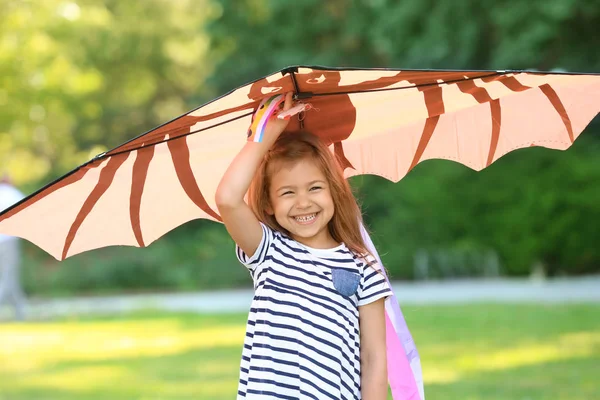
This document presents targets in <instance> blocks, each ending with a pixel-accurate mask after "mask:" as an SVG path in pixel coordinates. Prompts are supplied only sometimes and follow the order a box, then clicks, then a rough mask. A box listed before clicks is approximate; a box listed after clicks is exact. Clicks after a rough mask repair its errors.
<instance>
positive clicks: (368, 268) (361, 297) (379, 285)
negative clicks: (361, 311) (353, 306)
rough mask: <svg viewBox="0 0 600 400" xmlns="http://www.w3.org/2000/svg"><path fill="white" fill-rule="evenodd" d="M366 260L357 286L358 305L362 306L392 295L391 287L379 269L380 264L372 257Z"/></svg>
mask: <svg viewBox="0 0 600 400" xmlns="http://www.w3.org/2000/svg"><path fill="white" fill-rule="evenodd" d="M367 261H369V263H368V264H364V266H363V268H362V276H361V279H360V285H359V286H358V292H357V297H358V306H364V305H367V304H369V303H372V302H374V301H376V300H379V299H381V298H385V297H388V296H391V295H392V288H391V287H390V284H389V283H388V281H387V279H386V277H385V275H384V272H383V271H382V270H381V265H380V264H379V263H378V262H377V261H376V260H374V259H373V258H370V259H368V260H367Z"/></svg>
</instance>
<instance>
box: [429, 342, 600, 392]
mask: <svg viewBox="0 0 600 400" xmlns="http://www.w3.org/2000/svg"><path fill="white" fill-rule="evenodd" d="M473 350H474V349H471V348H469V347H465V348H463V349H461V350H460V351H459V353H461V355H459V356H457V357H454V358H450V359H449V360H447V361H446V362H443V363H441V362H440V363H438V364H437V365H431V366H427V364H426V365H425V367H424V377H425V380H426V381H427V382H432V383H449V382H455V381H458V380H460V379H462V378H463V377H464V375H465V373H469V372H474V371H496V370H504V369H512V368H517V367H523V366H528V365H536V364H543V363H548V362H553V361H561V360H570V359H578V358H581V359H585V358H588V357H593V356H594V355H596V356H597V355H599V354H600V332H578V333H575V334H565V335H561V336H560V337H559V339H558V340H557V341H553V342H548V343H545V344H541V343H537V344H534V343H524V344H521V345H519V346H515V347H512V348H502V349H489V350H488V351H481V350H478V351H473ZM452 351H454V352H456V351H457V349H456V348H453V349H452ZM444 364H446V365H444ZM441 365H444V367H441V368H440V366H441Z"/></svg>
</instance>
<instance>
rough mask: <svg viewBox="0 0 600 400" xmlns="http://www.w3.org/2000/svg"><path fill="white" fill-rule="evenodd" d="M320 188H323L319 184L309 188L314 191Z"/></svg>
mask: <svg viewBox="0 0 600 400" xmlns="http://www.w3.org/2000/svg"><path fill="white" fill-rule="evenodd" d="M320 189H323V188H322V187H321V186H313V187H311V188H310V191H311V192H314V191H315V190H320Z"/></svg>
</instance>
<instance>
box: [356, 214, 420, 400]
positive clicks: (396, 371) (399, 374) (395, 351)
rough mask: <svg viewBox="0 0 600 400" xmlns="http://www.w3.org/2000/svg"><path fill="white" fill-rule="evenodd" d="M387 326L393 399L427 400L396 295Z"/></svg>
mask: <svg viewBox="0 0 600 400" xmlns="http://www.w3.org/2000/svg"><path fill="white" fill-rule="evenodd" d="M361 233H362V236H363V239H364V241H365V244H366V246H367V250H369V252H370V253H371V254H372V255H373V257H375V258H376V259H377V261H378V262H379V264H380V265H381V266H382V269H381V271H382V272H383V274H384V275H385V279H386V280H387V281H388V283H389V282H390V281H389V279H388V277H387V274H386V273H385V268H383V263H382V262H381V259H380V258H379V254H378V253H377V249H376V248H375V245H374V244H373V241H372V240H371V237H370V236H369V233H368V232H367V230H366V229H365V227H364V225H362V224H361ZM390 287H391V285H390ZM392 293H393V291H392ZM385 323H386V348H387V370H388V381H389V383H390V388H391V389H392V397H393V398H394V400H425V390H424V387H423V373H422V371H421V359H420V358H419V353H418V352H417V348H416V346H415V342H414V341H413V339H412V335H411V334H410V331H409V330H408V326H407V325H406V321H405V320H404V315H403V314H402V311H401V310H400V305H399V303H398V299H397V298H396V295H395V294H392V295H391V296H390V297H388V298H387V299H386V300H385Z"/></svg>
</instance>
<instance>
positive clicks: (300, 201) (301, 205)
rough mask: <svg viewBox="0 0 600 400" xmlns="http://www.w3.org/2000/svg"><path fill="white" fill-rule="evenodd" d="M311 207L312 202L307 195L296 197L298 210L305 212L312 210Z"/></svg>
mask: <svg viewBox="0 0 600 400" xmlns="http://www.w3.org/2000/svg"><path fill="white" fill-rule="evenodd" d="M311 205H312V202H311V201H310V199H309V198H308V196H307V195H305V194H301V195H298V196H296V208H298V209H302V210H304V209H307V208H310V206H311Z"/></svg>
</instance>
